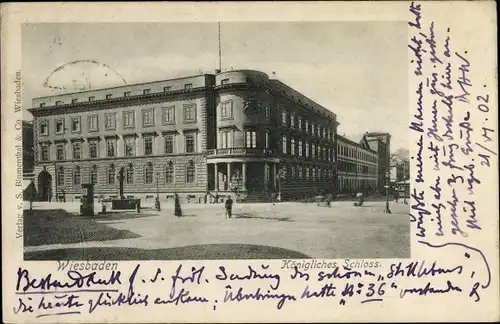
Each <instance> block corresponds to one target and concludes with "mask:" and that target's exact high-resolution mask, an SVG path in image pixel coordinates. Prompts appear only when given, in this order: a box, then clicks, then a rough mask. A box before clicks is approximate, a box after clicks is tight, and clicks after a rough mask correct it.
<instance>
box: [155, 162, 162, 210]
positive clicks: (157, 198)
mask: <svg viewBox="0 0 500 324" xmlns="http://www.w3.org/2000/svg"><path fill="white" fill-rule="evenodd" d="M159 180H160V173H159V172H156V201H155V207H156V210H157V211H160V210H161V206H160V186H159Z"/></svg>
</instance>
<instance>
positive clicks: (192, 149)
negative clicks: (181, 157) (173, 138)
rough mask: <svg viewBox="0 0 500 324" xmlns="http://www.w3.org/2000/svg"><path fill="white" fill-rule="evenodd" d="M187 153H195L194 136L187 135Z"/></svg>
mask: <svg viewBox="0 0 500 324" xmlns="http://www.w3.org/2000/svg"><path fill="white" fill-rule="evenodd" d="M185 138H186V153H194V152H195V145H194V134H187V135H186V137H185Z"/></svg>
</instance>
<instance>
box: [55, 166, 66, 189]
mask: <svg viewBox="0 0 500 324" xmlns="http://www.w3.org/2000/svg"><path fill="white" fill-rule="evenodd" d="M56 184H57V185H58V186H64V168H63V167H62V166H60V167H59V168H58V169H57V178H56Z"/></svg>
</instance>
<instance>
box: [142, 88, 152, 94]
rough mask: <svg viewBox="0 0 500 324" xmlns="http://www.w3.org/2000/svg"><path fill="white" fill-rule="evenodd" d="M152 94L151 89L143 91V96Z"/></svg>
mask: <svg viewBox="0 0 500 324" xmlns="http://www.w3.org/2000/svg"><path fill="white" fill-rule="evenodd" d="M150 93H151V89H144V90H142V94H145V95H146V94H150Z"/></svg>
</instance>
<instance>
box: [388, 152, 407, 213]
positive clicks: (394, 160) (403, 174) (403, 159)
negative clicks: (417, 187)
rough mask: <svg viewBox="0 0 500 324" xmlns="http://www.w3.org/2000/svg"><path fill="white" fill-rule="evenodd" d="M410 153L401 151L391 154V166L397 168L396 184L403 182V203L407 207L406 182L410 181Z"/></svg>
mask: <svg viewBox="0 0 500 324" xmlns="http://www.w3.org/2000/svg"><path fill="white" fill-rule="evenodd" d="M408 155H409V154H408V151H407V150H403V149H399V150H398V151H396V153H395V154H391V166H393V167H396V182H400V181H403V188H404V195H403V203H404V204H405V205H406V204H408V202H407V201H406V181H409V179H410V159H409V157H408Z"/></svg>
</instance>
